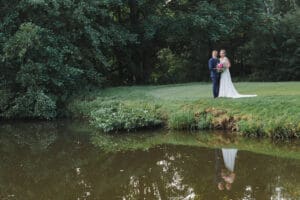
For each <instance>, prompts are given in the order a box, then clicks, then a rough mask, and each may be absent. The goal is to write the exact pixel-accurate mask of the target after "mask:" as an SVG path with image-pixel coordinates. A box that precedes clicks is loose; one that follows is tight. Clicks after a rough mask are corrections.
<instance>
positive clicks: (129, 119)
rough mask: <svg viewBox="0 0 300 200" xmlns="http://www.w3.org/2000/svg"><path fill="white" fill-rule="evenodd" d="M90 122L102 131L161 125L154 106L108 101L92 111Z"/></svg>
mask: <svg viewBox="0 0 300 200" xmlns="http://www.w3.org/2000/svg"><path fill="white" fill-rule="evenodd" d="M91 124H92V125H93V126H95V127H96V128H98V129H100V130H101V131H104V132H112V131H120V130H126V131H130V130H136V129H141V128H146V127H147V128H152V127H157V126H161V125H162V120H161V119H160V118H159V117H158V116H157V115H156V112H155V107H153V106H150V105H148V104H143V103H140V102H136V103H135V104H132V105H129V104H126V103H123V102H117V101H108V102H103V103H102V106H101V107H100V108H98V109H97V110H95V111H92V113H91Z"/></svg>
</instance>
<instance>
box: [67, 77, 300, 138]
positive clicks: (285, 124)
mask: <svg viewBox="0 0 300 200" xmlns="http://www.w3.org/2000/svg"><path fill="white" fill-rule="evenodd" d="M235 86H236V88H237V89H238V91H239V92H240V93H241V94H257V95H258V97H255V98H242V99H224V98H222V99H221V98H220V99H213V98H212V94H211V84H210V83H188V84H176V85H162V86H132V87H114V88H107V89H104V90H99V91H93V92H90V93H88V94H85V95H82V96H80V97H79V98H76V99H75V100H74V102H72V103H71V104H70V106H69V108H70V110H71V112H72V113H73V115H74V116H85V117H87V118H89V119H93V118H95V117H96V118H98V119H100V122H101V124H102V125H103V123H106V122H108V121H110V125H111V126H113V125H114V124H116V123H114V122H115V120H116V119H117V120H119V121H118V126H119V128H116V129H122V125H120V124H122V123H123V121H122V120H121V121H120V119H121V118H120V116H123V117H124V119H125V122H124V123H125V124H126V120H127V119H129V118H130V116H131V115H136V116H135V119H134V120H131V121H130V122H128V123H127V124H130V123H131V125H132V124H134V123H135V122H136V121H138V123H140V124H142V125H141V126H138V127H142V128H145V127H146V128H147V127H151V124H152V125H153V118H158V119H160V120H162V124H163V125H166V126H167V127H168V128H171V129H227V130H234V131H237V132H239V133H241V134H244V135H248V136H269V137H273V138H292V137H300V82H276V83H269V82H268V83H264V82H258V83H249V82H243V83H236V84H235ZM110 102H118V103H121V104H124V106H123V107H121V108H120V107H118V106H117V108H113V109H112V110H114V111H113V112H114V113H117V114H116V115H117V116H116V117H115V119H114V118H113V117H110V113H109V112H108V111H107V109H106V110H105V111H103V109H102V108H104V107H105V108H107V107H108V105H110ZM111 107H113V106H110V108H111ZM124 107H125V108H126V109H127V111H126V109H125V111H124V112H123V111H121V112H120V113H119V112H118V111H119V110H122V108H124ZM128 108H129V110H130V112H131V111H132V110H135V109H137V108H141V109H146V110H147V113H148V111H149V113H152V115H149V116H148V118H147V119H145V120H144V121H143V120H142V121H139V120H138V119H137V118H139V119H140V118H141V117H139V116H141V112H140V111H137V112H135V111H133V112H132V113H128ZM99 109H100V110H102V111H103V112H104V113H106V114H103V112H102V111H101V112H98V114H95V115H91V113H93V111H96V110H99ZM116 110H117V111H116ZM115 111H116V112H115ZM94 113H95V112H94ZM99 113H100V114H99ZM124 113H125V114H124ZM118 114H120V115H118ZM142 117H143V116H142ZM105 118H110V119H105ZM92 121H93V120H92ZM94 122H95V120H94ZM98 122H99V120H98ZM98 122H97V120H96V122H95V123H96V125H97V123H98ZM100 122H99V123H100ZM95 123H94V125H95ZM124 123H123V124H124ZM143 123H144V124H143ZM99 128H100V129H101V128H102V126H101V125H100V126H99ZM134 128H135V126H134V125H133V126H129V128H125V129H127V130H131V129H134ZM102 129H103V128H102ZM111 130H114V128H113V127H112V129H111Z"/></svg>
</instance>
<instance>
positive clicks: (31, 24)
mask: <svg viewBox="0 0 300 200" xmlns="http://www.w3.org/2000/svg"><path fill="white" fill-rule="evenodd" d="M299 5H300V0H285V1H282V0H230V1H229V0H228V1H224V0H12V1H7V0H0V19H1V21H0V69H1V73H0V96H1V98H0V117H1V118H28V117H30V118H53V117H56V116H61V115H63V112H61V111H62V110H63V109H64V107H65V105H66V103H67V102H68V100H69V98H70V97H71V96H72V95H73V94H76V93H78V92H80V91H83V90H85V91H86V90H92V89H94V88H101V87H105V86H115V85H140V84H166V83H180V82H191V81H208V80H209V74H208V68H207V60H208V59H209V57H210V52H211V50H212V49H220V48H225V49H226V50H227V54H228V56H229V58H230V59H231V61H232V63H233V68H232V74H233V76H234V77H235V78H236V79H238V80H247V81H292V80H300V47H299V44H300V25H299V19H300V10H299V8H298V6H299Z"/></svg>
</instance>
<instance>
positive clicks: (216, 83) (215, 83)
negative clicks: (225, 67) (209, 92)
mask: <svg viewBox="0 0 300 200" xmlns="http://www.w3.org/2000/svg"><path fill="white" fill-rule="evenodd" d="M211 79H212V82H213V95H214V98H217V97H218V96H219V89H220V77H219V76H217V77H211Z"/></svg>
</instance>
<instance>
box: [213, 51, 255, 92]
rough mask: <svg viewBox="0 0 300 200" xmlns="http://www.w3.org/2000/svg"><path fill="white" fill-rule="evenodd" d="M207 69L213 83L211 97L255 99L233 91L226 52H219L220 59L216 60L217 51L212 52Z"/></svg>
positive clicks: (229, 64)
mask: <svg viewBox="0 0 300 200" xmlns="http://www.w3.org/2000/svg"><path fill="white" fill-rule="evenodd" d="M208 67H209V70H210V77H211V79H212V82H213V95H214V98H217V97H228V98H242V97H256V96H257V95H242V94H239V93H238V92H237V90H236V89H235V87H234V85H233V83H232V80H231V75H230V72H229V68H230V67H231V63H230V61H229V59H228V58H227V57H226V51H225V50H224V49H222V50H221V51H220V58H218V51H216V50H213V51H212V58H210V59H209V61H208Z"/></svg>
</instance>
